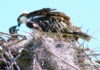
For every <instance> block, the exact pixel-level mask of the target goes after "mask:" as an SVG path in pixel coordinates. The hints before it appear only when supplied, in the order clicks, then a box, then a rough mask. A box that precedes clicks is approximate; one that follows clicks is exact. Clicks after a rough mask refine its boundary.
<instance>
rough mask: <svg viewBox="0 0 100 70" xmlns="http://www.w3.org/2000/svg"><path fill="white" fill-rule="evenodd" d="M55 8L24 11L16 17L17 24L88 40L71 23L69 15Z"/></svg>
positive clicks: (87, 37)
mask: <svg viewBox="0 0 100 70" xmlns="http://www.w3.org/2000/svg"><path fill="white" fill-rule="evenodd" d="M55 10H56V9H51V8H43V9H40V10H37V11H33V12H30V13H28V12H24V13H22V14H21V15H20V16H19V17H18V18H17V22H18V26H20V25H21V24H22V23H24V24H26V26H27V27H28V28H31V29H37V30H41V31H43V32H49V31H50V32H56V33H65V34H70V35H73V36H74V37H75V38H77V39H78V38H82V39H84V40H87V41H89V40H90V38H91V37H90V36H89V35H88V34H86V33H84V32H82V31H81V29H80V28H79V27H76V26H74V25H72V23H71V22H70V17H69V16H67V15H65V14H64V13H62V12H58V11H55Z"/></svg>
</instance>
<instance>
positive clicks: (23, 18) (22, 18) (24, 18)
mask: <svg viewBox="0 0 100 70" xmlns="http://www.w3.org/2000/svg"><path fill="white" fill-rule="evenodd" d="M27 15H28V12H26V11H24V12H23V13H22V14H21V15H20V16H19V17H18V18H17V22H18V26H20V25H21V24H22V23H26V22H27Z"/></svg>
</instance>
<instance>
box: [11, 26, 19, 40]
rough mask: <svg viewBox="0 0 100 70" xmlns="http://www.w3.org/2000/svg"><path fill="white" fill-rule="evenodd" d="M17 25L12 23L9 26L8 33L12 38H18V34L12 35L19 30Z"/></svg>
mask: <svg viewBox="0 0 100 70" xmlns="http://www.w3.org/2000/svg"><path fill="white" fill-rule="evenodd" d="M17 27H18V26H17V25H14V26H11V27H10V28H9V33H10V34H11V38H13V39H15V38H16V39H17V38H18V36H16V35H15V36H14V34H17V33H18V31H19V29H17Z"/></svg>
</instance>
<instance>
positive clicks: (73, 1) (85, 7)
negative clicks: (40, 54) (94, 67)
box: [0, 0, 100, 53]
mask: <svg viewBox="0 0 100 70" xmlns="http://www.w3.org/2000/svg"><path fill="white" fill-rule="evenodd" d="M48 7H49V8H54V9H57V10H58V11H61V12H64V13H65V14H66V15H68V16H70V17H71V22H72V23H73V24H74V25H76V26H78V27H81V28H82V31H83V32H87V30H88V34H90V35H91V36H92V37H93V38H92V39H91V41H90V42H86V45H87V46H88V47H90V48H91V49H93V50H95V51H96V52H98V53H100V46H99V44H100V37H99V36H100V27H99V26H100V0H1V1H0V32H7V33H8V29H9V27H11V26H13V25H17V21H16V20H17V17H18V16H19V15H20V14H21V12H22V11H25V10H27V11H29V12H31V11H35V10H38V9H41V8H48ZM20 30H21V31H22V32H23V31H27V30H29V29H28V28H27V27H26V26H25V25H22V26H21V28H20ZM23 33H24V32H23ZM24 34H26V33H24Z"/></svg>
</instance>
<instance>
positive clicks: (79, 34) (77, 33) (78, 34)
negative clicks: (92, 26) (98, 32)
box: [72, 32, 91, 41]
mask: <svg viewBox="0 0 100 70" xmlns="http://www.w3.org/2000/svg"><path fill="white" fill-rule="evenodd" d="M72 34H73V35H74V36H76V37H78V38H82V39H84V40H86V41H90V39H91V36H90V35H88V34H86V33H83V32H73V33H72Z"/></svg>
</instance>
